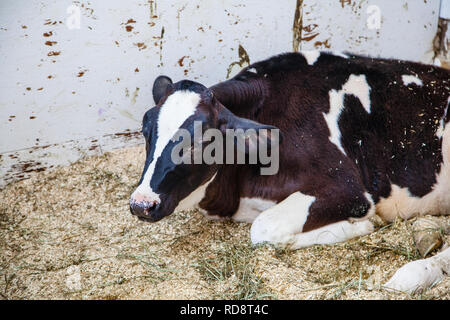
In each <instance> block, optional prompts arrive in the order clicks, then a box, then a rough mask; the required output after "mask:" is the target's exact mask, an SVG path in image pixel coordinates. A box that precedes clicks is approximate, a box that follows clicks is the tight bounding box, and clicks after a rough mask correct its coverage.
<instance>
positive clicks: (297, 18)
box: [292, 0, 303, 52]
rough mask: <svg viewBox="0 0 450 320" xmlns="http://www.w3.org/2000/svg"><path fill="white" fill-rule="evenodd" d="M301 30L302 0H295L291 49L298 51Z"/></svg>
mask: <svg viewBox="0 0 450 320" xmlns="http://www.w3.org/2000/svg"><path fill="white" fill-rule="evenodd" d="M302 30H303V0H297V5H296V6H295V15H294V24H293V26H292V33H293V39H292V50H293V51H294V52H298V51H299V50H300V47H301V41H302Z"/></svg>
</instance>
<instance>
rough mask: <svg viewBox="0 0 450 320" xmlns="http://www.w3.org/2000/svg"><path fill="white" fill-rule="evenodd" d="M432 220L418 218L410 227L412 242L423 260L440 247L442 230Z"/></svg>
mask: <svg viewBox="0 0 450 320" xmlns="http://www.w3.org/2000/svg"><path fill="white" fill-rule="evenodd" d="M432 218H433V217H427V218H419V219H417V220H416V221H415V222H414V223H413V225H412V228H413V234H414V242H415V244H416V248H417V250H419V253H420V255H421V256H422V257H423V258H425V257H426V256H427V255H428V254H429V253H430V252H432V251H434V250H436V249H438V248H439V247H440V246H441V245H442V233H443V232H442V230H443V228H442V227H441V226H440V225H439V223H437V221H435V220H434V219H432Z"/></svg>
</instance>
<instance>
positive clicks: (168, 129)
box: [130, 76, 275, 222]
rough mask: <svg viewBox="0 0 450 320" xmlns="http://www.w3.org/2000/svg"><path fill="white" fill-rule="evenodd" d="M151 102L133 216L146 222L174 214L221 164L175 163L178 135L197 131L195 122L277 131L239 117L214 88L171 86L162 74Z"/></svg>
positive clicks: (190, 83) (132, 203) (145, 120)
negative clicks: (218, 95)
mask: <svg viewBox="0 0 450 320" xmlns="http://www.w3.org/2000/svg"><path fill="white" fill-rule="evenodd" d="M153 99H154V101H155V103H156V106H154V107H153V108H151V109H149V110H148V111H147V112H146V113H145V115H144V118H143V123H142V134H143V135H144V138H145V143H146V160H145V165H144V170H143V173H142V176H141V179H140V182H139V186H138V187H137V188H136V190H135V191H134V192H133V194H132V195H131V198H130V210H131V213H132V214H134V215H136V216H138V217H139V219H140V220H143V221H148V222H154V221H158V220H160V219H162V218H163V217H165V216H168V215H170V214H171V213H172V212H173V211H174V210H175V208H176V207H177V206H178V204H179V203H180V202H181V201H182V200H184V199H185V198H187V197H188V196H189V195H190V194H191V193H192V192H193V191H194V190H196V189H197V188H199V187H200V186H202V185H204V184H205V183H206V182H207V181H208V180H210V179H211V178H212V177H213V176H214V174H215V172H216V171H217V169H218V165H217V164H209V165H208V164H205V163H201V164H198V163H197V164H194V163H192V164H187V163H184V162H183V163H177V162H176V161H174V160H173V159H172V151H173V149H174V148H176V146H177V144H178V143H181V142H179V141H177V140H176V139H174V136H176V134H177V132H179V131H180V130H181V129H183V130H184V131H186V130H187V131H189V132H193V130H194V123H197V124H198V123H199V122H200V123H201V128H202V130H203V131H205V130H207V129H210V128H215V129H219V130H220V131H223V132H225V129H237V128H242V129H244V130H245V129H248V128H253V129H255V130H259V129H262V128H265V129H272V128H275V127H272V126H267V125H262V124H259V123H257V122H254V121H250V120H248V119H243V118H240V117H237V116H236V115H234V114H233V113H232V112H231V111H229V110H228V109H227V108H226V107H225V106H223V105H222V104H221V103H220V102H219V101H218V100H217V98H216V97H215V96H214V94H213V92H212V91H211V90H210V89H208V88H206V87H205V86H203V85H202V84H200V83H196V82H193V81H188V80H183V81H180V82H177V83H172V81H171V79H170V78H168V77H165V76H160V77H158V78H157V79H156V80H155V82H154V84H153ZM192 143H193V144H194V143H195V141H192ZM194 149H195V148H191V150H194ZM183 156H186V155H183ZM187 156H188V157H190V155H187Z"/></svg>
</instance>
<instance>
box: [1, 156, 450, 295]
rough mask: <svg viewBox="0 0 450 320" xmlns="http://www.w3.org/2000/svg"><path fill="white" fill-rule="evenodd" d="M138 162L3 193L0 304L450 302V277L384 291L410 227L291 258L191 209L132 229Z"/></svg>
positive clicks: (53, 176) (118, 161)
mask: <svg viewBox="0 0 450 320" xmlns="http://www.w3.org/2000/svg"><path fill="white" fill-rule="evenodd" d="M144 157H145V155H144V148H143V147H135V148H130V149H127V150H117V151H115V152H112V153H108V154H106V155H103V156H100V157H91V158H87V159H84V160H81V161H79V162H77V163H75V164H73V165H72V166H70V167H64V168H58V169H56V170H54V171H51V172H41V173H38V174H36V175H35V176H33V177H32V178H31V179H28V180H24V181H21V182H16V183H13V184H10V185H8V186H7V187H5V188H4V189H2V190H0V298H3V299H449V298H450V277H447V278H446V279H445V280H443V281H442V282H440V283H438V284H437V285H435V286H434V287H433V288H432V289H429V290H427V291H425V292H423V293H421V294H418V295H414V296H410V295H407V294H403V293H392V292H388V291H386V290H384V289H382V288H381V287H380V285H381V284H382V283H384V282H385V281H387V280H388V279H389V278H390V277H391V276H392V275H393V273H394V272H395V271H396V270H397V269H398V268H400V267H401V266H402V265H404V264H405V263H407V262H408V261H412V260H415V259H418V258H419V256H418V253H417V250H416V249H415V247H414V243H413V239H412V233H411V228H410V226H411V221H400V220H397V221H396V222H395V223H393V224H391V225H387V226H384V227H382V226H381V225H379V226H378V228H377V231H376V232H375V233H373V234H371V235H369V236H365V237H362V238H359V239H355V240H352V241H348V242H346V243H342V244H336V245H331V246H314V247H310V248H306V249H301V250H297V251H293V252H289V251H285V250H281V249H276V248H274V247H271V246H258V247H256V248H255V247H252V246H251V244H250V242H249V229H250V225H247V224H239V223H233V222H225V223H224V222H213V221H207V220H206V219H205V218H204V217H203V216H202V215H201V214H200V213H198V212H195V211H192V212H178V213H175V214H173V215H171V216H169V217H168V218H165V219H163V220H162V221H160V222H158V223H155V224H149V223H144V222H140V221H138V220H137V219H136V218H135V217H133V216H131V214H130V213H129V209H128V197H129V195H130V194H131V192H132V190H133V189H134V187H135V186H136V184H137V182H138V180H139V177H140V174H141V167H142V165H143V163H144ZM440 219H442V220H443V221H444V222H446V223H447V224H448V223H450V217H441V218H440ZM448 240H449V239H448V237H447V243H449V242H448Z"/></svg>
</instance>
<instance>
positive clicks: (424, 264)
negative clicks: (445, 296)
mask: <svg viewBox="0 0 450 320" xmlns="http://www.w3.org/2000/svg"><path fill="white" fill-rule="evenodd" d="M449 274H450V248H447V249H445V250H444V251H442V252H440V253H438V254H437V255H435V256H433V257H431V258H427V259H421V260H416V261H413V262H410V263H407V264H405V265H404V266H403V267H401V268H400V269H398V270H397V271H396V272H395V274H394V275H393V276H392V278H391V279H390V280H389V281H388V282H387V283H386V284H385V285H384V287H385V288H387V289H391V290H398V291H403V292H407V293H417V292H420V291H423V290H426V289H428V288H429V287H431V286H432V285H434V284H436V283H437V282H439V281H441V280H442V279H443V278H444V277H445V276H446V275H449Z"/></svg>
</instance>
